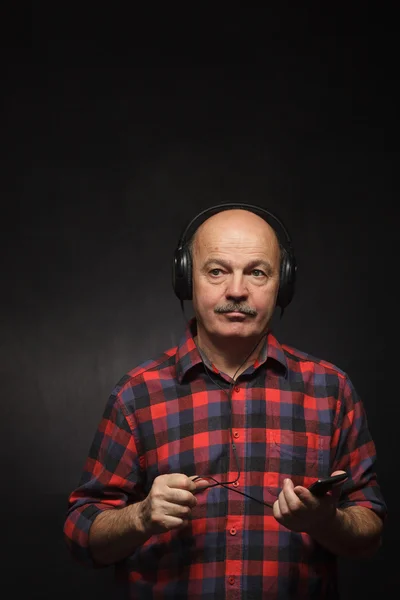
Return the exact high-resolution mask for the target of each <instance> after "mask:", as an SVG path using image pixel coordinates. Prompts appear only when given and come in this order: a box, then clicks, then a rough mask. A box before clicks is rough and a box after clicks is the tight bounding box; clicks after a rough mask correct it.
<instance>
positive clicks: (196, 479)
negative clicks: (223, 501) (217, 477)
mask: <svg viewBox="0 0 400 600" xmlns="http://www.w3.org/2000/svg"><path fill="white" fill-rule="evenodd" d="M189 479H190V481H191V482H192V484H193V491H194V490H196V491H200V490H204V489H206V488H208V487H210V485H211V484H210V482H209V481H208V480H207V479H203V478H202V477H201V476H200V475H192V476H191V477H189Z"/></svg>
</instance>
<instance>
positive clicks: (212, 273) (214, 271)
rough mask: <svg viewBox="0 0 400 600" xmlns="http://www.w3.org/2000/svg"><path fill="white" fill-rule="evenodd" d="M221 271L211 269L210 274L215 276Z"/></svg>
mask: <svg viewBox="0 0 400 600" xmlns="http://www.w3.org/2000/svg"><path fill="white" fill-rule="evenodd" d="M220 272H221V269H211V271H210V275H213V276H215V277H217V276H218V275H219V274H220Z"/></svg>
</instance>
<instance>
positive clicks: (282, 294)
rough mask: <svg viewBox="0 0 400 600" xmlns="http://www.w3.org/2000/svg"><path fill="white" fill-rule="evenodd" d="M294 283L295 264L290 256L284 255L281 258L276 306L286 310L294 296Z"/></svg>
mask: <svg viewBox="0 0 400 600" xmlns="http://www.w3.org/2000/svg"><path fill="white" fill-rule="evenodd" d="M295 282H296V264H295V259H294V256H293V255H292V254H286V253H285V255H284V257H283V260H282V263H281V269H280V284H279V292H278V298H277V301H276V304H277V306H279V307H280V308H282V309H284V308H286V307H287V306H288V305H289V304H290V302H291V301H292V298H293V296H294V290H295Z"/></svg>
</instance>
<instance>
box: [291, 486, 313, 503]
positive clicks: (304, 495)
mask: <svg viewBox="0 0 400 600" xmlns="http://www.w3.org/2000/svg"><path fill="white" fill-rule="evenodd" d="M293 491H294V493H295V494H296V496H297V497H298V498H299V500H300V502H301V503H302V504H303V505H304V506H306V507H307V508H315V506H316V504H318V500H317V499H316V497H315V496H314V495H313V494H312V493H311V492H310V490H308V489H307V488H305V487H303V486H301V485H296V487H295V488H294V490H293Z"/></svg>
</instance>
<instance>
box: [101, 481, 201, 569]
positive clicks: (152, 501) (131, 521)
mask: <svg viewBox="0 0 400 600" xmlns="http://www.w3.org/2000/svg"><path fill="white" fill-rule="evenodd" d="M194 477H196V476H194ZM204 484H205V485H207V486H208V485H209V484H208V482H204V480H200V481H198V482H196V483H194V482H193V481H191V478H190V477H187V476H186V475H183V474H180V473H171V474H169V475H160V476H159V477H156V478H155V480H154V482H153V485H152V487H151V490H150V493H149V495H148V496H147V498H146V499H145V500H144V501H142V502H138V503H137V504H132V505H131V506H127V507H126V508H123V509H121V510H109V511H104V512H103V513H101V514H99V515H98V517H97V518H96V520H95V521H94V522H93V525H92V527H91V529H90V533H89V546H90V550H91V553H92V557H93V559H94V560H95V562H96V563H97V564H99V565H110V564H113V563H116V562H118V561H120V560H122V559H124V558H126V557H127V556H130V555H131V554H132V553H133V552H134V551H135V550H136V548H138V547H139V546H141V545H142V544H144V542H145V541H146V540H148V539H149V538H150V537H151V536H152V535H154V534H156V533H163V532H165V531H170V530H172V529H180V528H182V527H184V526H185V525H187V523H188V519H189V515H190V512H191V509H192V508H193V507H194V506H196V504H197V500H196V498H195V496H194V495H193V493H192V492H194V491H195V490H196V489H198V488H201V487H202V486H203V485H204Z"/></svg>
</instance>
